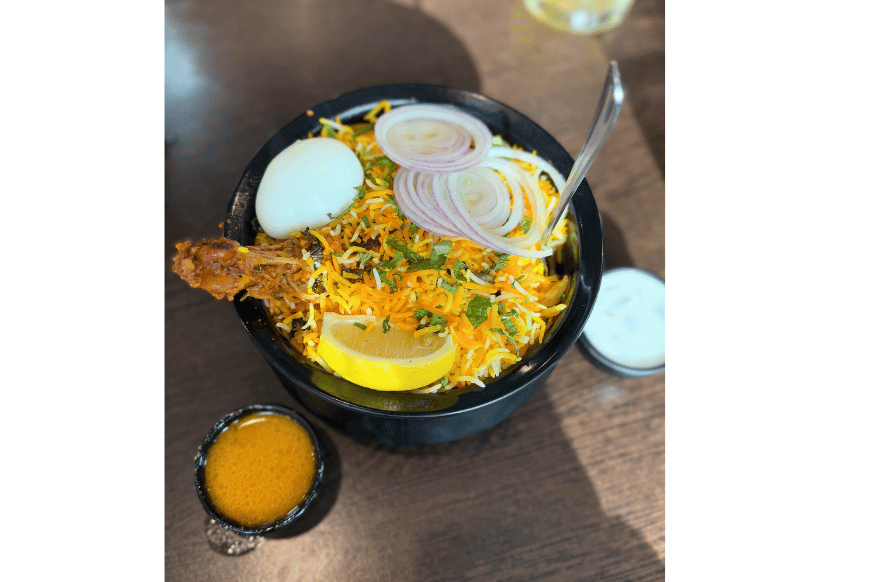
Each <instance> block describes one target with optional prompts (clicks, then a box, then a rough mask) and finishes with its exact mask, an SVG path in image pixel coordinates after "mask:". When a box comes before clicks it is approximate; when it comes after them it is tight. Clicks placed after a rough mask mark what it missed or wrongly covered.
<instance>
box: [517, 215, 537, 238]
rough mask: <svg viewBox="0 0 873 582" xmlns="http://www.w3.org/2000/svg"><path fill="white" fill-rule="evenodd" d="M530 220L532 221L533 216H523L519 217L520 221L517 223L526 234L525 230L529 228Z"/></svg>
mask: <svg viewBox="0 0 873 582" xmlns="http://www.w3.org/2000/svg"><path fill="white" fill-rule="evenodd" d="M531 222H533V218H531V217H530V216H525V217H524V218H522V219H521V222H519V223H518V226H519V227H520V228H521V230H522V232H524V234H527V231H529V230H530V224H531Z"/></svg>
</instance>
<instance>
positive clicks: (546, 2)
mask: <svg viewBox="0 0 873 582" xmlns="http://www.w3.org/2000/svg"><path fill="white" fill-rule="evenodd" d="M633 3H634V0H522V4H524V7H525V9H527V11H528V12H529V13H530V14H531V15H532V16H533V17H534V18H536V19H537V20H539V21H540V22H542V23H543V24H547V25H549V26H551V27H552V28H557V29H558V30H563V31H565V32H572V33H576V34H596V33H600V32H606V31H607V30H611V29H613V28H615V27H616V26H618V25H619V24H621V22H622V21H623V20H624V17H625V16H627V13H628V12H629V11H630V9H631V6H633Z"/></svg>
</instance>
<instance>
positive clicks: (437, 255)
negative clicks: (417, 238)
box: [409, 240, 452, 271]
mask: <svg viewBox="0 0 873 582" xmlns="http://www.w3.org/2000/svg"><path fill="white" fill-rule="evenodd" d="M451 250H452V241H450V240H441V241H440V242H438V243H436V244H435V245H433V249H432V250H431V252H430V256H429V257H428V258H426V259H419V260H417V261H415V262H414V263H412V264H411V265H409V270H410V271H427V270H429V269H439V268H441V267H442V266H443V265H445V264H446V257H448V255H449V251H451Z"/></svg>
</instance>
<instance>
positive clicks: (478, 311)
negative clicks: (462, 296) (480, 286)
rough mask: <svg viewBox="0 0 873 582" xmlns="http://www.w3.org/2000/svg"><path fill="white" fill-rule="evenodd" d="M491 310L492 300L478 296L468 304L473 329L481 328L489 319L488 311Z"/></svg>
mask: <svg viewBox="0 0 873 582" xmlns="http://www.w3.org/2000/svg"><path fill="white" fill-rule="evenodd" d="M490 308H491V299H489V298H488V297H483V296H482V295H477V296H476V297H473V299H471V300H470V303H468V304H467V311H466V312H465V313H466V314H467V319H469V320H470V324H471V325H472V326H473V327H479V326H480V325H482V323H483V322H484V321H485V320H486V319H488V309H490Z"/></svg>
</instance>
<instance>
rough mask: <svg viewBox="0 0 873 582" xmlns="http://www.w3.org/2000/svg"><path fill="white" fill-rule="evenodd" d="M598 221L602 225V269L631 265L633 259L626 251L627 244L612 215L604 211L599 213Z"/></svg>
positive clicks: (632, 264)
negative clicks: (603, 263)
mask: <svg viewBox="0 0 873 582" xmlns="http://www.w3.org/2000/svg"><path fill="white" fill-rule="evenodd" d="M600 222H601V225H602V227H603V257H604V262H605V265H604V270H606V269H615V268H618V267H633V266H634V263H633V259H631V257H630V254H629V253H628V251H627V244H626V243H625V241H624V236H622V234H621V230H620V229H619V228H618V225H617V224H616V223H615V221H614V220H613V219H612V217H610V216H609V215H608V214H606V213H604V212H601V213H600Z"/></svg>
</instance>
